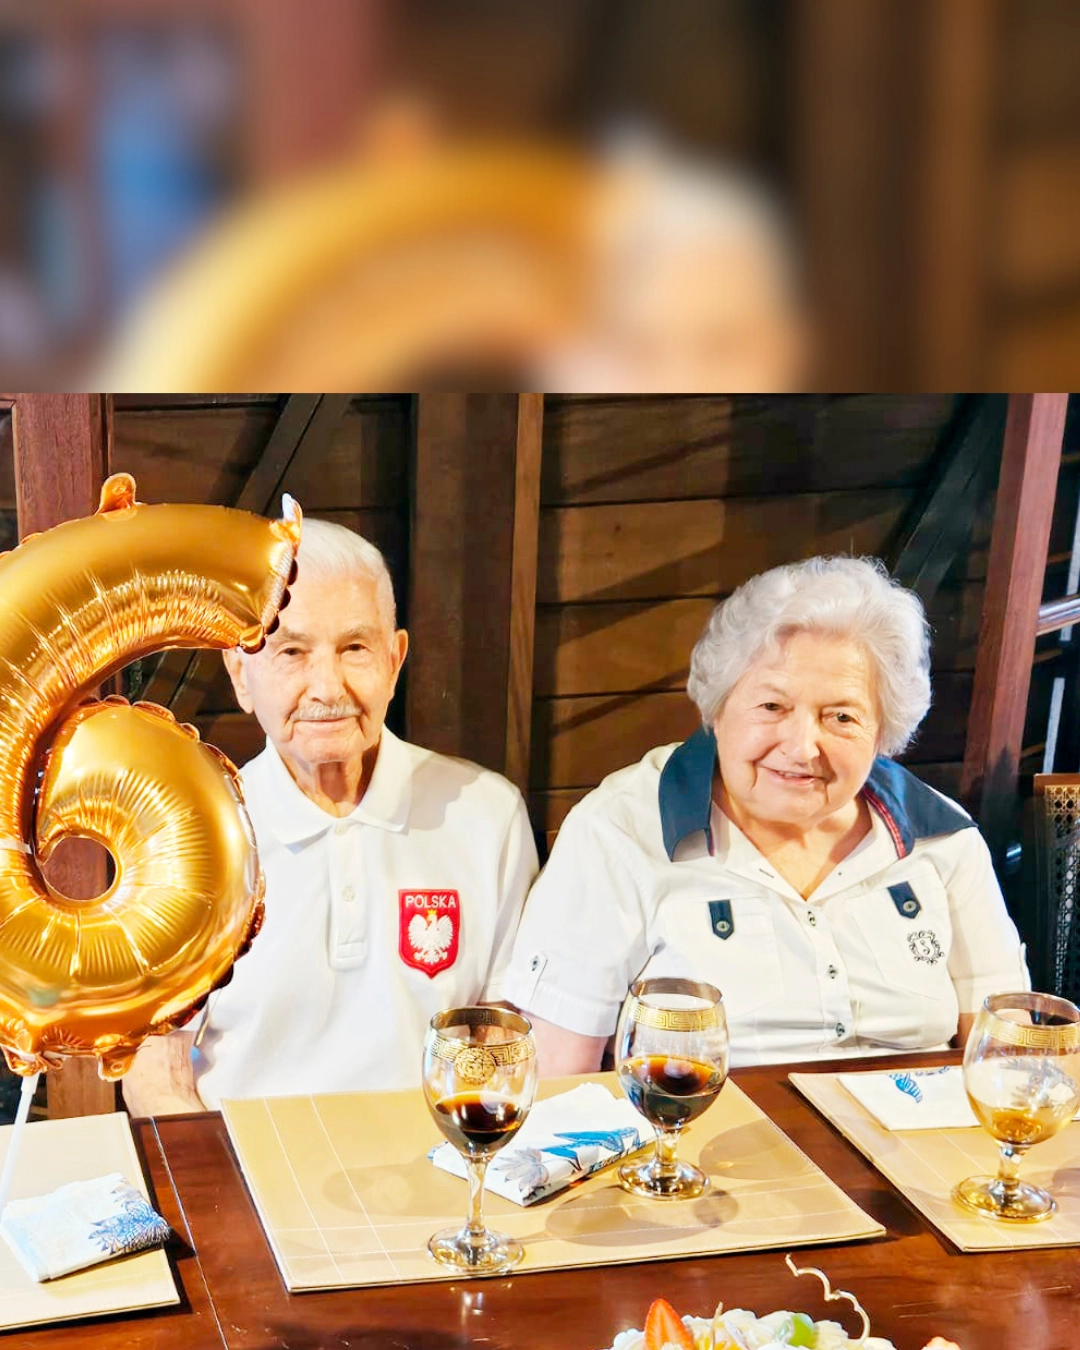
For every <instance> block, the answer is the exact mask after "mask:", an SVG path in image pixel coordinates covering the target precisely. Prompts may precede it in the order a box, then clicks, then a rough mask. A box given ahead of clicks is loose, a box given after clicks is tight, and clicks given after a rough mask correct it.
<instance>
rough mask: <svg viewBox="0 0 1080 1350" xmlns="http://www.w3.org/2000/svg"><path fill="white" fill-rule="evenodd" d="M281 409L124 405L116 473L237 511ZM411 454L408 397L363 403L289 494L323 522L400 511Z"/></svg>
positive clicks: (148, 493)
mask: <svg viewBox="0 0 1080 1350" xmlns="http://www.w3.org/2000/svg"><path fill="white" fill-rule="evenodd" d="M279 411H280V404H279V403H274V404H270V405H268V404H263V403H259V404H241V405H239V406H234V405H232V404H227V405H223V406H218V407H213V408H204V407H195V408H187V407H180V408H141V409H131V408H127V409H125V408H124V407H122V406H121V407H120V408H118V410H117V413H116V432H115V438H116V439H115V445H114V449H113V458H112V463H113V468H114V470H120V469H123V470H126V471H127V472H128V473H131V474H134V475H135V481H136V483H137V484H138V487H139V496H140V497H141V498H142V499H143V500H144V501H205V502H215V503H218V504H220V505H223V506H230V505H233V504H234V503H235V502H236V500H237V498H238V496H239V494H240V489H241V488H242V486H243V484H244V482H245V481H246V479H247V478H248V476H249V474H250V473H251V471H252V469H253V468H254V467H255V465H256V464H257V463H258V460H259V456H260V455H261V453H262V450H263V447H264V446H265V445H266V442H267V440H268V439H269V436H270V433H271V431H272V430H273V428H274V425H275V423H276V421H277V416H278V412H279ZM408 448H409V400H408V399H407V398H394V399H386V400H379V399H356V400H354V401H353V403H352V405H351V406H350V408H349V411H348V412H347V413H346V414H345V417H344V418H343V419H342V421H341V423H340V424H339V426H338V428H337V430H336V431H335V433H334V435H333V436H332V438H331V439H330V443H329V445H328V447H327V449H326V452H325V453H324V454H322V455H319V456H303V455H301V456H298V458H297V460H296V462H295V463H294V464H293V465H292V467H291V468H290V470H289V472H288V473H287V475H286V477H285V480H284V490H286V491H288V492H291V493H292V494H293V496H294V497H296V499H297V501H299V502H300V505H301V506H302V507H303V508H304V510H305V511H306V512H308V513H309V514H313V515H322V514H324V513H325V512H327V511H333V510H341V509H343V508H345V507H350V506H352V507H356V506H360V505H363V506H365V507H377V506H383V507H392V508H394V509H400V508H401V507H402V505H403V503H404V499H405V493H406V490H407V479H408ZM358 489H362V495H358ZM0 492H2V480H0ZM0 500H2V499H0Z"/></svg>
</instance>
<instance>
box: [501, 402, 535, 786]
mask: <svg viewBox="0 0 1080 1350" xmlns="http://www.w3.org/2000/svg"><path fill="white" fill-rule="evenodd" d="M543 437H544V396H543V394H521V395H520V396H519V398H518V425H517V447H516V455H515V460H516V462H515V466H514V535H513V542H512V545H511V563H510V669H509V673H508V677H507V691H506V760H505V773H506V776H507V778H509V779H510V781H511V782H512V783H516V784H517V786H518V787H519V788H520V789H521V791H522V792H527V791H528V787H529V742H530V737H531V735H532V697H533V655H534V648H535V634H536V559H537V545H538V542H539V537H540V460H541V456H542V453H543Z"/></svg>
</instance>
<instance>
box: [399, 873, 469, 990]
mask: <svg viewBox="0 0 1080 1350" xmlns="http://www.w3.org/2000/svg"><path fill="white" fill-rule="evenodd" d="M460 938H461V901H460V898H459V896H458V893H457V891H398V955H399V956H400V957H401V959H402V960H403V961H404V962H405V964H406V965H407V966H412V968H413V969H414V970H422V971H423V972H424V974H425V975H430V976H432V978H434V977H435V976H436V975H438V973H439V971H440V970H446V969H447V968H448V967H450V966H452V965H453V964H454V962H455V961H456V960H457V954H458V943H459V941H460Z"/></svg>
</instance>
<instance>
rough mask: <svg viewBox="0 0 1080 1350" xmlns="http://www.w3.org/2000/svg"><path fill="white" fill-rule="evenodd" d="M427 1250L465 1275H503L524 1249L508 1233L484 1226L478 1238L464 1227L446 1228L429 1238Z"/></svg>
mask: <svg viewBox="0 0 1080 1350" xmlns="http://www.w3.org/2000/svg"><path fill="white" fill-rule="evenodd" d="M428 1251H429V1252H430V1253H431V1254H432V1256H433V1257H434V1258H435V1260H436V1261H438V1262H439V1263H440V1265H444V1266H453V1268H454V1269H455V1270H460V1271H462V1272H463V1273H464V1274H466V1275H500V1274H502V1272H503V1271H504V1270H513V1268H514V1267H515V1266H516V1265H517V1264H518V1262H519V1261H521V1259H522V1258H523V1257H524V1255H525V1248H524V1247H523V1246H522V1245H521V1243H520V1242H518V1241H517V1239H516V1238H512V1237H511V1236H510V1235H509V1234H508V1233H494V1232H492V1230H491V1229H490V1228H485V1229H484V1232H483V1236H482V1237H481V1238H480V1240H479V1241H477V1240H476V1239H475V1238H473V1237H472V1236H471V1235H470V1233H469V1230H468V1227H465V1228H444V1229H442V1230H441V1231H440V1232H438V1233H436V1234H435V1235H434V1236H433V1237H431V1238H429V1239H428Z"/></svg>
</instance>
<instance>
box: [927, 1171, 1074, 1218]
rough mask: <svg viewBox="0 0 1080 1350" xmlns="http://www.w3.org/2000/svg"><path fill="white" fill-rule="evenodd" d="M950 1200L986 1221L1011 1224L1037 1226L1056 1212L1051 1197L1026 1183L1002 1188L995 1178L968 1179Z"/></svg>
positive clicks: (1018, 1182)
mask: <svg viewBox="0 0 1080 1350" xmlns="http://www.w3.org/2000/svg"><path fill="white" fill-rule="evenodd" d="M952 1194H953V1199H954V1200H955V1201H957V1203H958V1204H961V1205H963V1206H964V1208H965V1209H972V1210H974V1211H975V1213H976V1214H985V1215H986V1217H987V1218H988V1219H1003V1220H1005V1221H1007V1222H1011V1223H1038V1222H1039V1220H1040V1219H1048V1218H1049V1217H1050V1215H1051V1214H1053V1212H1054V1211H1055V1210H1056V1209H1057V1203H1056V1201H1055V1200H1054V1197H1053V1196H1052V1195H1050V1194H1049V1193H1048V1192H1046V1191H1044V1190H1040V1189H1039V1187H1038V1186H1031V1185H1029V1184H1028V1183H1027V1182H1026V1181H1015V1182H1011V1183H1009V1185H1008V1186H1006V1184H1005V1182H1003V1181H999V1180H998V1178H997V1177H968V1179H967V1180H966V1181H962V1182H961V1183H960V1184H959V1186H957V1187H956V1188H955V1189H954V1190H953V1193H952Z"/></svg>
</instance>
